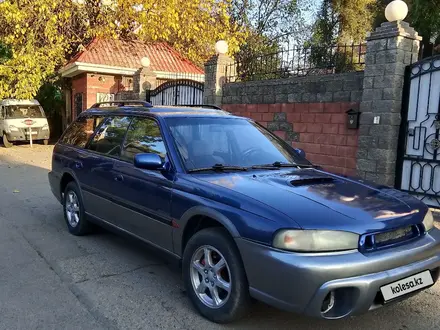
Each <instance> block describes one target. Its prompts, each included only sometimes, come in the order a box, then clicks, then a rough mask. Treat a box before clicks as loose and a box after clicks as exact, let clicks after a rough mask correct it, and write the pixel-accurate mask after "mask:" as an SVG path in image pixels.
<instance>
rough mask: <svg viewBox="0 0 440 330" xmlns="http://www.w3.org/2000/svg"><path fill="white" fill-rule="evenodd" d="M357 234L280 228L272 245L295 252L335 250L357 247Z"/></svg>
mask: <svg viewBox="0 0 440 330" xmlns="http://www.w3.org/2000/svg"><path fill="white" fill-rule="evenodd" d="M358 244H359V235H357V234H354V233H349V232H345V231H333V230H282V231H280V232H278V233H277V234H276V235H275V238H274V240H273V246H274V247H276V248H278V249H283V250H289V251H295V252H335V251H346V250H354V249H357V248H358Z"/></svg>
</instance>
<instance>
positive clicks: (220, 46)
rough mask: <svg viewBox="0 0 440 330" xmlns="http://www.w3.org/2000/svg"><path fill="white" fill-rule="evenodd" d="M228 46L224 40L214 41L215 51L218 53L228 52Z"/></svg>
mask: <svg viewBox="0 0 440 330" xmlns="http://www.w3.org/2000/svg"><path fill="white" fill-rule="evenodd" d="M228 49H229V46H228V43H227V42H226V41H225V40H219V41H217V42H216V43H215V52H216V53H217V54H219V55H225V54H226V53H227V52H228Z"/></svg>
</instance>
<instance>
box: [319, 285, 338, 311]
mask: <svg viewBox="0 0 440 330" xmlns="http://www.w3.org/2000/svg"><path fill="white" fill-rule="evenodd" d="M334 306H335V292H334V291H331V292H329V294H328V295H327V296H326V297H325V299H324V301H323V302H322V307H321V313H322V314H326V313H328V312H330V310H331V309H332V308H333V307H334Z"/></svg>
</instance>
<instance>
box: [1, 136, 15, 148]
mask: <svg viewBox="0 0 440 330" xmlns="http://www.w3.org/2000/svg"><path fill="white" fill-rule="evenodd" d="M3 145H4V146H5V148H12V147H13V146H14V144H13V143H12V142H9V140H8V137H7V136H6V134H3Z"/></svg>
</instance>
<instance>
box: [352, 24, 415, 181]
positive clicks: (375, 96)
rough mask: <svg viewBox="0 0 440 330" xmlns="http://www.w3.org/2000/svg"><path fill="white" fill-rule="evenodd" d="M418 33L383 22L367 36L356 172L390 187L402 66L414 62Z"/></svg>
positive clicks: (402, 84)
mask: <svg viewBox="0 0 440 330" xmlns="http://www.w3.org/2000/svg"><path fill="white" fill-rule="evenodd" d="M421 40H422V38H421V37H419V35H418V33H417V32H416V31H415V30H414V29H413V28H411V27H410V26H409V24H408V23H406V22H403V21H398V22H391V23H389V22H387V23H383V24H382V25H381V27H379V28H377V29H376V31H375V32H373V33H372V34H371V35H370V36H369V37H368V38H367V51H366V56H365V74H364V84H363V94H362V102H361V106H360V111H361V112H362V114H361V118H360V127H359V149H358V155H357V170H358V175H359V176H360V177H362V178H364V179H366V180H372V181H375V182H377V183H379V184H384V185H388V186H394V181H395V171H396V158H397V145H398V139H399V129H400V124H401V111H402V97H403V87H404V78H405V69H406V67H407V66H408V65H410V64H411V63H414V62H417V60H418V53H419V49H420V41H421Z"/></svg>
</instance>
